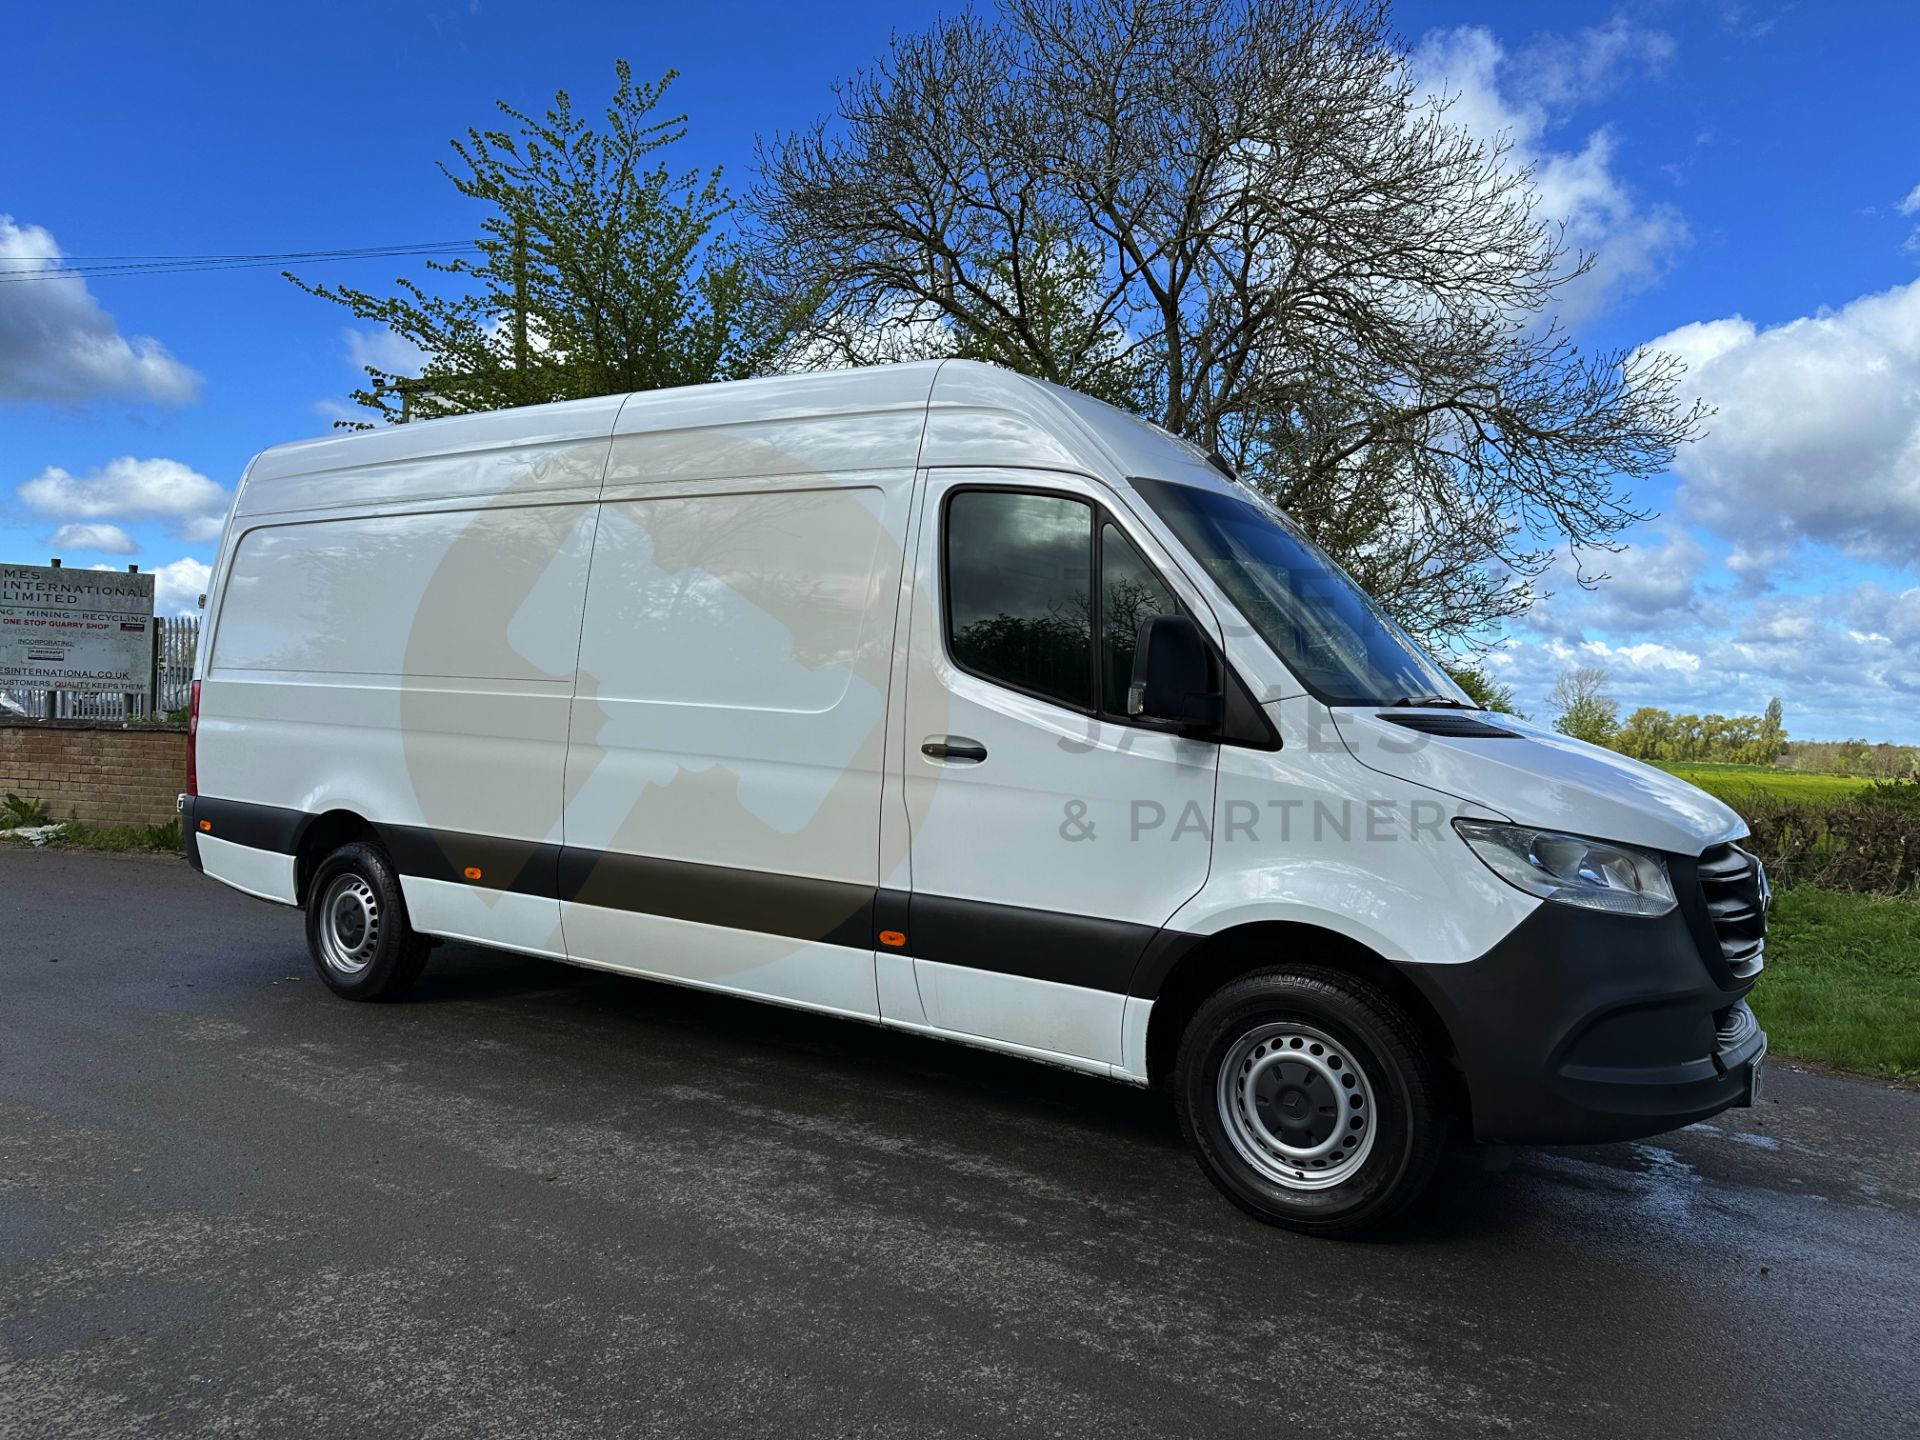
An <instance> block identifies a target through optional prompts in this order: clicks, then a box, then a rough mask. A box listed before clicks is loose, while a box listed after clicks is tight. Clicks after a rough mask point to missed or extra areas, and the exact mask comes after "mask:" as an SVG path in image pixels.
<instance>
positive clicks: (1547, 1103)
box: [1401, 904, 1767, 1144]
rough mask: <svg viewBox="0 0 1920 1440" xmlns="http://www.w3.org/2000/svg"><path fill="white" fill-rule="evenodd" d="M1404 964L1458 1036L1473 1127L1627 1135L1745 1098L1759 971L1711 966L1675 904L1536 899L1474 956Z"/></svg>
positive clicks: (1754, 1046) (1535, 1134)
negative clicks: (1593, 906)
mask: <svg viewBox="0 0 1920 1440" xmlns="http://www.w3.org/2000/svg"><path fill="white" fill-rule="evenodd" d="M1401 969H1402V970H1403V971H1404V973H1405V974H1406V975H1407V976H1408V978H1409V979H1411V980H1412V981H1413V983H1414V984H1415V985H1417V986H1418V987H1419V988H1420V990H1421V992H1422V993H1423V994H1424V995H1425V996H1426V997H1427V999H1428V1001H1429V1002H1430V1003H1431V1004H1432V1005H1433V1007H1434V1009H1435V1010H1436V1011H1438V1012H1439V1015H1440V1018H1441V1020H1442V1022H1443V1023H1444V1024H1445V1025H1446V1027H1447V1030H1448V1033H1449V1035H1450V1036H1451V1037H1452V1040H1453V1044H1454V1049H1455V1052H1456V1054H1457V1056H1458V1059H1459V1063H1460V1067H1461V1070H1462V1071H1463V1073H1464V1075H1465V1078H1466V1086H1467V1092H1468V1097H1469V1103H1470V1105H1471V1108H1472V1114H1473V1130H1474V1135H1475V1138H1477V1139H1479V1140H1482V1141H1486V1142H1489V1143H1506V1144H1521V1143H1526V1144H1577V1143H1586V1142H1595V1141H1608V1140H1633V1139H1638V1138H1639V1137H1641V1136H1645V1135H1657V1134H1659V1133H1661V1132H1662V1131H1666V1130H1675V1129H1678V1128H1679V1127H1681V1126H1683V1125H1690V1124H1692V1123H1693V1122H1694V1121H1696V1120H1704V1119H1706V1118H1707V1117H1708V1116H1709V1115H1716V1114H1718V1113H1719V1112H1720V1111H1722V1110H1725V1109H1727V1108H1728V1107H1729V1106H1732V1105H1741V1104H1748V1103H1751V1096H1752V1087H1753V1071H1754V1067H1755V1065H1756V1064H1757V1063H1758V1062H1759V1060H1760V1058H1761V1057H1762V1056H1764V1054H1765V1052H1766V1045H1767V1037H1766V1033H1765V1032H1764V1031H1763V1030H1761V1029H1760V1027H1759V1026H1758V1025H1757V1024H1755V1023H1753V1016H1752V1012H1751V1011H1749V1010H1748V1009H1747V1007H1746V1002H1745V999H1744V997H1745V995H1746V993H1747V991H1748V990H1750V989H1751V988H1752V986H1753V978H1752V976H1751V975H1749V976H1748V977H1747V978H1745V979H1735V978H1734V977H1733V976H1732V975H1731V974H1729V973H1728V972H1726V971H1725V970H1724V969H1721V970H1720V971H1719V972H1718V975H1716V973H1715V971H1714V969H1713V968H1712V967H1710V965H1709V963H1708V961H1707V960H1706V959H1704V958H1703V956H1702V954H1701V949H1700V946H1699V944H1698V941H1697V939H1696V934H1695V931H1694V929H1693V928H1692V927H1690V925H1689V923H1688V920H1687V919H1686V917H1685V916H1684V915H1683V913H1682V912H1681V911H1679V910H1676V911H1674V912H1673V913H1671V914H1669V915H1665V916H1662V917H1661V918H1659V919H1657V920H1648V919H1644V918H1640V917H1634V916H1620V915H1602V914H1597V913H1595V912H1593V911H1588V910H1578V909H1574V908H1573V907H1571V906H1567V905H1556V904H1542V905H1541V906H1540V907H1539V908H1538V909H1536V910H1535V911H1534V912H1533V913H1532V914H1531V915H1529V916H1528V917H1527V918H1526V919H1525V920H1523V921H1522V922H1521V923H1520V924H1519V925H1517V926H1515V927H1514V929H1513V932H1512V933H1511V934H1509V935H1508V936H1507V937H1506V939H1504V940H1502V941H1501V942H1500V943H1499V944H1497V945H1495V946H1494V947H1493V948H1492V949H1491V950H1489V951H1488V952H1487V953H1486V954H1484V955H1482V956H1481V957H1480V958H1479V959H1477V960H1471V961H1468V962H1466V963H1464V964H1458V965H1421V964H1409V965H1404V966H1402V967H1401ZM1723 982H1724V983H1723Z"/></svg>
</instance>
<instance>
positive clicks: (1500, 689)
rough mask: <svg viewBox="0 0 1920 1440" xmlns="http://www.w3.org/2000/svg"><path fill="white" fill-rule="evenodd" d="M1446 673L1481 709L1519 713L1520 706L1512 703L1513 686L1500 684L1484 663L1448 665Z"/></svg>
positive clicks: (1509, 713) (1512, 713)
mask: <svg viewBox="0 0 1920 1440" xmlns="http://www.w3.org/2000/svg"><path fill="white" fill-rule="evenodd" d="M1446 669H1447V674H1448V675H1450V676H1451V677H1452V678H1453V683H1454V684H1456V685H1458V686H1459V687H1460V688H1461V689H1462V690H1464V691H1466V692H1467V698H1468V699H1469V700H1471V701H1473V703H1474V704H1476V705H1478V706H1479V707H1480V708H1481V709H1482V710H1496V711H1498V712H1500V713H1501V714H1503V715H1520V718H1521V719H1523V720H1524V719H1526V716H1524V715H1521V714H1520V707H1519V706H1518V705H1516V704H1515V703H1514V700H1513V688H1512V687H1511V686H1509V685H1502V684H1500V683H1499V682H1498V681H1496V680H1495V679H1494V678H1493V676H1492V675H1491V674H1489V673H1488V671H1487V667H1486V666H1485V665H1478V664H1466V665H1449V666H1447V667H1446Z"/></svg>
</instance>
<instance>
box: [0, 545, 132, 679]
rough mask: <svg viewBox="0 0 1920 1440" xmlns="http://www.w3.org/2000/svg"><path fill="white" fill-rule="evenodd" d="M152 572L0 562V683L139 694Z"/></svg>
mask: <svg viewBox="0 0 1920 1440" xmlns="http://www.w3.org/2000/svg"><path fill="white" fill-rule="evenodd" d="M153 633H154V632H153V576H151V575H129V574H127V573H126V572H125V571H120V570H70V569H66V568H63V567H61V566H57V565H0V689H21V690H83V691H105V692H112V693H117V694H145V693H147V691H148V690H150V689H151V688H152V685H153Z"/></svg>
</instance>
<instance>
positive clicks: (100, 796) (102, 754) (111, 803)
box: [0, 720, 187, 825]
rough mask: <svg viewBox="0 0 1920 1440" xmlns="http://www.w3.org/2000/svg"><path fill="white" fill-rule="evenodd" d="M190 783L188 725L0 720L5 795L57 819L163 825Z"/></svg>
mask: <svg viewBox="0 0 1920 1440" xmlns="http://www.w3.org/2000/svg"><path fill="white" fill-rule="evenodd" d="M186 788H187V737H186V732H185V731H183V730H180V729H178V728H177V727H173V726H160V725H122V724H120V723H119V722H118V721H114V720H0V794H4V793H6V792H7V791H12V792H13V793H14V794H16V795H18V796H19V797H20V798H21V799H22V800H44V801H46V802H47V808H48V809H49V810H50V811H52V812H53V818H54V819H55V820H84V821H86V822H87V823H88V824H90V825H164V824H165V823H166V822H167V821H169V820H171V819H173V818H174V797H176V796H177V795H179V793H180V792H181V791H182V790H184V789H186Z"/></svg>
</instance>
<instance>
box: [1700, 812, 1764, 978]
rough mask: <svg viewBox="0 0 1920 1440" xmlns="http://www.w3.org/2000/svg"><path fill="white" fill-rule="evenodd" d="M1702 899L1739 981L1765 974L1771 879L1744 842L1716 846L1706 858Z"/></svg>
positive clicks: (1722, 954)
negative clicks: (1746, 849)
mask: <svg viewBox="0 0 1920 1440" xmlns="http://www.w3.org/2000/svg"><path fill="white" fill-rule="evenodd" d="M1699 874H1700V899H1701V902H1702V904H1704V905H1705V907H1706V912H1707V919H1708V920H1709V921H1710V922H1711V923H1712V925H1713V933H1714V937H1715V939H1717V940H1718V941H1719V944H1720V958H1721V959H1722V960H1724V961H1725V962H1726V965H1727V968H1728V969H1729V970H1731V971H1732V972H1733V975H1734V978H1735V979H1737V980H1746V979H1749V978H1750V977H1752V976H1754V975H1757V974H1759V972H1760V967H1761V965H1762V963H1764V962H1763V960H1762V958H1761V956H1762V952H1763V951H1764V950H1765V948H1766V939H1767V882H1766V875H1765V872H1764V871H1762V870H1761V868H1760V862H1759V860H1757V859H1756V858H1755V857H1753V856H1752V855H1749V854H1748V853H1747V852H1746V851H1744V850H1742V849H1741V848H1740V847H1739V846H1738V845H1716V846H1714V847H1713V848H1712V849H1711V850H1709V851H1707V852H1706V853H1705V854H1704V855H1702V856H1701V857H1700V866H1699Z"/></svg>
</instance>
